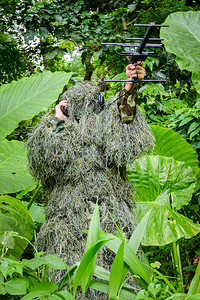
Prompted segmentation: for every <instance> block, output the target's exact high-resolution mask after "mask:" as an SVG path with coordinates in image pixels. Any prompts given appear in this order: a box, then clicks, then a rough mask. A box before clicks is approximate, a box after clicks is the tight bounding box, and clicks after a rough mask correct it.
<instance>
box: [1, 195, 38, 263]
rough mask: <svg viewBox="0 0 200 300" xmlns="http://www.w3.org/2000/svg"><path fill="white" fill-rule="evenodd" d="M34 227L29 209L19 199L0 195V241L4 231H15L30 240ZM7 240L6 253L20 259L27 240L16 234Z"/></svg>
mask: <svg viewBox="0 0 200 300" xmlns="http://www.w3.org/2000/svg"><path fill="white" fill-rule="evenodd" d="M35 228H36V226H35V225H34V222H33V220H32V218H31V216H30V213H29V211H28V210H27V209H26V208H25V206H24V205H23V204H22V203H21V202H20V201H19V200H17V199H15V198H13V197H10V196H8V195H2V196H0V234H1V242H2V240H3V234H4V232H6V231H13V232H17V233H18V234H19V235H20V236H22V237H24V238H26V239H27V240H29V241H30V240H31V239H32V237H33V232H34V230H35ZM11 238H12V236H11ZM8 242H9V243H8V245H7V247H8V248H9V250H8V252H7V254H10V255H11V256H13V257H15V258H17V259H20V257H21V255H22V253H23V251H24V249H25V248H26V246H27V244H28V242H27V241H26V240H24V239H21V238H20V237H17V236H14V237H13V238H12V240H8ZM11 242H13V245H11ZM6 243H7V241H6ZM10 245H11V246H10ZM0 246H2V244H0Z"/></svg>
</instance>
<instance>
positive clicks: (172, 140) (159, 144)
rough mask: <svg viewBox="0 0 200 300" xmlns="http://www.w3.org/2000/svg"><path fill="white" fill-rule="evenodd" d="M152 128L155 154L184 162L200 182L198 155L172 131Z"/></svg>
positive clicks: (152, 126)
mask: <svg viewBox="0 0 200 300" xmlns="http://www.w3.org/2000/svg"><path fill="white" fill-rule="evenodd" d="M150 126H151V129H152V132H153V135H154V137H155V140H156V143H155V148H154V153H155V154H158V155H162V156H167V157H171V156H172V157H173V158H174V159H175V160H177V161H184V162H185V163H186V164H187V165H189V166H190V167H191V168H192V170H193V171H194V174H195V175H196V177H197V179H199V180H200V169H199V161H198V155H197V153H196V151H195V150H194V149H193V148H192V147H191V146H190V144H189V143H188V142H187V141H186V140H185V139H184V138H182V136H181V135H180V134H179V133H176V132H175V131H173V130H172V129H169V128H162V127H160V126H155V125H150Z"/></svg>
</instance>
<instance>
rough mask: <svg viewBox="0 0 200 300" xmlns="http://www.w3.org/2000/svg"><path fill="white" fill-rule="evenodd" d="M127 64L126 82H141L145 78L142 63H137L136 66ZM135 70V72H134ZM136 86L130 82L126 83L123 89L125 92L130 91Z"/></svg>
mask: <svg viewBox="0 0 200 300" xmlns="http://www.w3.org/2000/svg"><path fill="white" fill-rule="evenodd" d="M135 65H136V67H135ZM135 65H134V64H129V65H128V66H126V76H127V80H131V79H133V78H136V79H139V80H142V79H144V76H145V69H144V68H143V66H142V62H141V61H137V62H136V64H135ZM136 68H137V70H136ZM135 86H136V84H135V83H134V84H133V83H132V82H126V84H125V89H126V91H131V90H133V89H134V88H135Z"/></svg>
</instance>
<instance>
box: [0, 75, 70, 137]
mask: <svg viewBox="0 0 200 300" xmlns="http://www.w3.org/2000/svg"><path fill="white" fill-rule="evenodd" d="M71 75H72V73H65V72H55V73H51V72H49V71H45V72H43V73H41V74H36V75H32V76H31V77H29V78H22V79H20V80H19V81H13V82H11V83H10V84H6V85H3V86H1V87H0V104H1V105H0V138H1V137H5V136H6V135H8V134H9V133H10V132H12V131H13V130H14V129H15V128H16V127H17V125H18V123H19V122H20V121H21V120H27V119H30V118H32V117H33V116H34V115H36V114H38V113H39V112H40V111H41V110H46V109H47V107H48V106H49V105H50V104H52V102H53V101H56V99H57V98H58V95H59V94H60V93H61V92H62V89H63V86H64V85H66V84H67V83H68V80H69V78H70V77H71Z"/></svg>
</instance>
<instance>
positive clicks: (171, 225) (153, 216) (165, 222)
mask: <svg viewBox="0 0 200 300" xmlns="http://www.w3.org/2000/svg"><path fill="white" fill-rule="evenodd" d="M147 213H148V221H147V224H146V228H145V229H146V230H145V235H144V238H143V241H142V245H144V246H163V245H166V244H169V243H172V242H174V241H177V240H178V239H180V238H181V237H184V238H185V239H189V238H191V237H193V236H195V235H196V234H198V233H199V232H200V225H198V224H194V223H193V222H192V221H191V220H190V219H188V218H186V217H184V216H183V215H181V214H179V213H177V212H175V211H174V210H172V209H169V208H168V207H166V206H163V205H161V204H159V203H157V202H153V203H152V202H147V203H145V204H140V205H139V206H138V219H139V220H141V221H142V219H143V218H142V217H143V216H144V217H146V215H147Z"/></svg>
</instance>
